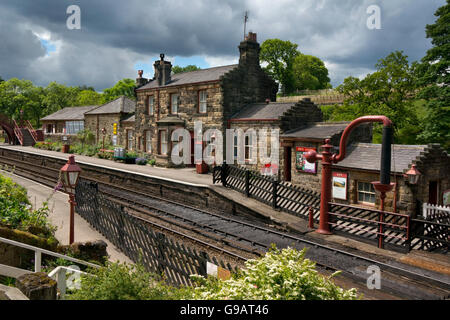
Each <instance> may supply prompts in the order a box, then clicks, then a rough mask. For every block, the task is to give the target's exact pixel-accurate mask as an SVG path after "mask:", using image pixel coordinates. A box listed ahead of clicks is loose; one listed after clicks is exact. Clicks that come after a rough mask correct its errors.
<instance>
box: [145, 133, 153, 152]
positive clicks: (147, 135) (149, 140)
mask: <svg viewBox="0 0 450 320" xmlns="http://www.w3.org/2000/svg"><path fill="white" fill-rule="evenodd" d="M145 151H146V152H147V153H152V132H151V131H150V130H147V131H145Z"/></svg>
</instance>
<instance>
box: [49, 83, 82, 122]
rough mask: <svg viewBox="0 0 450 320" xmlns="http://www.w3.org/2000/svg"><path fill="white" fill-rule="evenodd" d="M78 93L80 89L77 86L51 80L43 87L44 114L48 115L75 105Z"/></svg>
mask: <svg viewBox="0 0 450 320" xmlns="http://www.w3.org/2000/svg"><path fill="white" fill-rule="evenodd" d="M79 93H80V89H79V88H77V87H67V86H65V85H63V84H59V83H57V82H51V83H50V84H49V85H48V86H47V87H46V88H45V89H44V95H45V96H44V99H43V104H44V114H45V115H49V114H52V113H54V112H56V111H58V110H61V109H63V108H65V107H71V106H75V105H77V103H76V101H77V98H78V94H79Z"/></svg>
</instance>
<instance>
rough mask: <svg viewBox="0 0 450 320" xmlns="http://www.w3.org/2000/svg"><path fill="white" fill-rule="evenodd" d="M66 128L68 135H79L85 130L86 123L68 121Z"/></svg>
mask: <svg viewBox="0 0 450 320" xmlns="http://www.w3.org/2000/svg"><path fill="white" fill-rule="evenodd" d="M65 128H66V134H77V133H78V132H80V131H82V130H84V121H83V120H81V121H66V123H65Z"/></svg>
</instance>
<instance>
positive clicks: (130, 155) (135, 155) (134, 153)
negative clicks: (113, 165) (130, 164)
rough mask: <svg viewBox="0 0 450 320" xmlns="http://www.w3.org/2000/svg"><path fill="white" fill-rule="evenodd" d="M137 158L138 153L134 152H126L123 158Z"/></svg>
mask: <svg viewBox="0 0 450 320" xmlns="http://www.w3.org/2000/svg"><path fill="white" fill-rule="evenodd" d="M138 156H139V155H138V153H137V152H135V151H128V152H127V153H126V154H125V157H127V158H137V157H138Z"/></svg>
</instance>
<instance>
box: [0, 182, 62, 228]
mask: <svg viewBox="0 0 450 320" xmlns="http://www.w3.org/2000/svg"><path fill="white" fill-rule="evenodd" d="M48 201H49V199H47V201H46V202H44V204H43V206H42V207H41V208H39V209H36V210H33V209H32V206H31V204H30V201H29V200H28V196H27V190H26V189H25V188H24V187H22V186H20V185H18V184H16V183H14V182H13V181H12V180H11V179H10V178H8V177H5V176H3V175H1V174H0V224H1V225H4V226H8V227H10V228H12V229H19V230H23V231H30V228H32V229H34V230H38V232H32V233H34V234H36V233H38V234H42V235H43V236H44V237H52V236H53V234H54V231H55V228H54V227H53V226H52V225H51V224H50V223H49V221H48V215H49V212H50V210H49V208H48Z"/></svg>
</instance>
